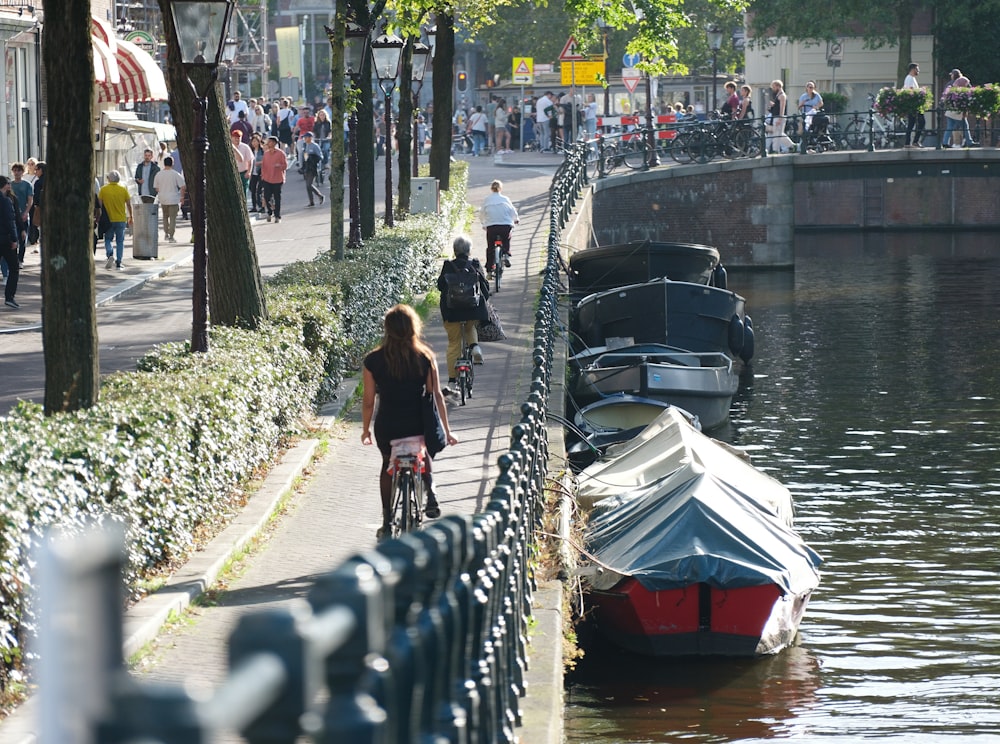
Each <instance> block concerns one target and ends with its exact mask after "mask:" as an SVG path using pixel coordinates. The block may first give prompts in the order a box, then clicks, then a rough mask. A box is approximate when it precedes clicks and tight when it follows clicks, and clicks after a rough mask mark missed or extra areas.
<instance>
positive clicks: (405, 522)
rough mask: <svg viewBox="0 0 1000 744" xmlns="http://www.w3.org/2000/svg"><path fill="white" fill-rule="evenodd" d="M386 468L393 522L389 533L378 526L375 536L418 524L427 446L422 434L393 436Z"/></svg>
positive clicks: (399, 532)
mask: <svg viewBox="0 0 1000 744" xmlns="http://www.w3.org/2000/svg"><path fill="white" fill-rule="evenodd" d="M389 444H390V445H391V447H392V450H391V453H390V456H389V468H388V472H390V473H391V474H392V506H391V509H392V522H390V524H389V532H388V534H385V533H383V531H382V530H379V534H378V538H379V539H380V540H381V539H385V538H386V537H393V538H396V537H399V536H400V535H402V534H403V533H405V532H412V531H414V530H416V529H417V528H419V527H420V523H421V521H422V519H423V516H422V515H423V511H424V480H423V475H424V473H425V472H426V470H427V450H426V449H425V448H424V438H423V437H422V436H415V437H404V438H402V439H393V440H392V441H391V442H389Z"/></svg>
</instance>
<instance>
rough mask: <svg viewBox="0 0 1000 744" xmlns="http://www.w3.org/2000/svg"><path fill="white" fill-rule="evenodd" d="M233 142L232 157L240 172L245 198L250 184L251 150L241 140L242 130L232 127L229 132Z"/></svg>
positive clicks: (251, 168) (251, 169) (251, 170)
mask: <svg viewBox="0 0 1000 744" xmlns="http://www.w3.org/2000/svg"><path fill="white" fill-rule="evenodd" d="M229 137H230V139H231V140H232V142H233V157H235V158H236V170H238V171H239V173H240V183H242V184H243V199H244V200H246V198H247V188H248V187H249V186H250V174H251V173H252V172H253V150H251V149H250V145H248V144H246V143H245V142H244V141H243V132H242V131H240V130H239V129H234V130H233V131H231V132H230V133H229Z"/></svg>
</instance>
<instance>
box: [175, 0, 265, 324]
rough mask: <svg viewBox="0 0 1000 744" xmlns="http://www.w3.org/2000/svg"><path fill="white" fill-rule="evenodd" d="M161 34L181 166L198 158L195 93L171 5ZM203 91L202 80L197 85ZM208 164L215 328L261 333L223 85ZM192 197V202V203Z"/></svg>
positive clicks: (258, 286) (213, 103) (257, 284)
mask: <svg viewBox="0 0 1000 744" xmlns="http://www.w3.org/2000/svg"><path fill="white" fill-rule="evenodd" d="M159 4H160V10H161V12H162V13H163V18H164V24H163V29H164V33H165V34H166V37H167V69H166V73H167V86H168V88H169V89H170V116H171V118H172V119H173V122H174V125H175V126H176V127H177V144H178V147H179V148H180V151H181V165H182V166H184V167H185V171H186V170H187V168H186V165H187V163H193V162H194V158H195V157H196V155H195V152H194V147H193V145H192V135H193V132H194V113H193V110H192V108H191V102H192V98H193V95H194V94H193V91H192V90H191V86H190V85H189V84H188V76H187V73H186V72H185V70H184V68H183V66H182V65H181V63H180V57H179V51H178V49H177V44H176V40H175V32H174V27H173V23H172V22H171V21H170V18H171V14H170V8H169V0H159ZM193 82H194V83H195V84H197V85H198V86H199V87H202V85H203V83H202V81H200V80H193ZM207 134H208V141H209V149H208V156H207V159H208V163H207V168H206V172H207V174H208V177H207V179H206V180H207V182H208V183H207V189H206V192H207V193H206V217H207V220H208V297H209V310H210V314H211V321H212V324H213V325H226V326H240V327H242V328H257V327H258V326H259V325H260V323H261V321H263V320H266V319H267V305H266V303H265V300H264V286H263V280H262V279H261V276H260V265H259V264H258V262H257V249H256V246H255V245H254V241H253V232H252V231H251V229H250V214H249V212H247V201H246V194H245V192H244V191H243V184H242V183H241V182H240V177H239V173H238V172H237V169H236V159H235V157H234V156H233V148H232V143H231V140H230V137H229V121H228V119H227V118H226V116H225V109H224V102H223V101H222V97H221V96H220V95H219V85H218V84H213V85H212V86H211V87H210V88H209V90H208V132H207ZM194 196H195V195H194V194H193V193H192V198H194Z"/></svg>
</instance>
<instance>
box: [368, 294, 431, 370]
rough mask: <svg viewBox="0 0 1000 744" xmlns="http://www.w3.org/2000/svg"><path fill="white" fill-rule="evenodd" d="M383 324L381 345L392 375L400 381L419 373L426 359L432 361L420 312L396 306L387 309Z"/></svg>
mask: <svg viewBox="0 0 1000 744" xmlns="http://www.w3.org/2000/svg"><path fill="white" fill-rule="evenodd" d="M382 327H383V330H384V335H383V336H382V344H381V346H379V348H380V349H382V351H383V353H384V354H385V362H386V366H387V367H388V368H389V374H390V375H391V376H392V377H394V378H395V379H397V380H402V379H405V378H407V377H417V376H418V375H420V374H421V372H423V369H424V368H423V361H424V360H426V361H427V362H428V363H430V362H432V360H433V359H434V352H432V351H431V348H430V347H429V346H428V345H427V344H426V343H424V340H423V338H421V334H422V332H423V323H421V321H420V316H419V315H417V311H416V310H414V309H413V308H412V307H410V306H409V305H395V306H393V307H391V308H389V309H388V310H387V311H386V313H385V317H384V318H383V319H382Z"/></svg>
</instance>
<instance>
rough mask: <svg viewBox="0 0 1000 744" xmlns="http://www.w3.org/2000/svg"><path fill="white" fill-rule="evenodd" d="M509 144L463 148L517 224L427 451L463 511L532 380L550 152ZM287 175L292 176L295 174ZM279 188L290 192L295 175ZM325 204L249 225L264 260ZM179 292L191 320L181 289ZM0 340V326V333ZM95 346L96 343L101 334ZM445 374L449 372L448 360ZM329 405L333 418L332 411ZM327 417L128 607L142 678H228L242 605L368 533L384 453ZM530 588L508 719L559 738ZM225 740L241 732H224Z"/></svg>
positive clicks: (482, 498) (361, 545) (557, 667)
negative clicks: (491, 333) (490, 311)
mask: <svg viewBox="0 0 1000 744" xmlns="http://www.w3.org/2000/svg"><path fill="white" fill-rule="evenodd" d="M505 158H510V159H511V160H514V159H515V158H516V160H515V162H512V163H510V165H516V166H520V167H518V168H506V167H504V168H501V167H498V166H499V163H496V164H495V163H494V162H493V159H492V158H488V157H484V158H472V159H470V184H469V201H470V203H471V204H473V205H478V204H479V203H481V202H482V199H483V198H484V197H485V196H486V194H487V192H488V190H489V183H490V181H492V180H493V179H494V178H500V179H501V180H503V181H504V183H505V185H504V193H505V194H507V195H508V196H509V197H510V198H511V199H512V200H513V201H514V203H515V204H516V205H517V206H518V208H519V211H520V216H521V224H520V226H519V227H517V228H516V229H515V230H514V232H513V235H512V252H513V264H514V265H513V268H512V269H511V270H509V271H508V272H507V273H506V274H505V281H504V287H503V289H502V291H501V292H500V294H498V295H496V296H495V297H494V303H495V305H496V307H497V310H498V312H499V315H500V317H501V320H502V322H503V325H504V328H505V330H506V332H507V336H508V338H507V340H506V341H502V342H499V343H492V344H484V345H483V349H484V352H485V355H486V363H485V364H484V365H483V366H481V367H477V369H476V385H475V389H474V391H473V398H472V400H471V401H469V402H468V404H467V405H466V406H464V407H461V406H459V405H458V404H457V402H456V401H454V400H449V403H448V406H449V408H448V414H449V418H450V420H451V425H452V429H453V431H454V432H455V435H456V436H457V437H458V439H459V442H460V443H459V444H458V445H457V446H455V447H449V448H448V449H446V450H445V451H444V452H443V453H441V455H439V456H438V458H437V459H436V461H435V480H436V482H437V483H438V487H439V491H440V494H441V503H442V509H443V511H444V513H446V514H447V513H449V512H453V513H454V512H459V513H464V514H472V513H475V512H476V511H478V510H479V509H481V508H482V506H483V505H484V504H485V502H486V501H487V500H488V498H489V492H490V489H491V488H492V485H493V484H492V478H493V477H494V476H495V474H496V472H497V471H496V466H495V462H496V459H497V457H498V456H499V455H500V454H502V453H503V452H505V451H506V448H507V444H508V441H509V435H510V427H511V426H512V424H513V423H514V422H516V421H517V420H518V418H519V414H518V411H517V406H518V405H519V403H520V401H522V400H523V399H524V398H525V397H526V395H527V390H528V386H529V384H530V373H531V370H532V362H531V348H532V342H533V327H534V306H535V297H536V295H537V291H538V286H539V281H540V279H539V274H540V272H541V271H542V269H543V267H544V264H545V253H546V247H547V236H548V218H547V212H546V206H547V199H545V198H544V195H545V194H546V193H547V190H548V187H549V183H550V181H551V177H552V173H553V172H554V170H555V166H556V165H557V164H558V162H559V159H558V158H554V157H552V156H544V155H540V154H538V153H524V154H520V153H519V154H516V155H515V156H509V155H508V156H505ZM505 165H507V164H505ZM376 170H378V169H376ZM289 180H290V181H294V180H295V179H294V178H293V177H291V176H290V179H289ZM288 190H289V192H291V193H292V194H294V193H295V184H293V188H291V189H288ZM299 190H300V194H301V198H299V199H298V202H297V203H299V204H304V203H305V201H306V199H305V195H304V187H302V186H300V187H299ZM376 193H378V192H376ZM295 199H296V197H295V196H291V197H290V198H289V200H288V201H289V204H295V203H296V201H295ZM312 215H316V217H315V218H314V217H313V216H312ZM324 217H326V219H328V217H327V215H326V214H325V213H323V212H320V211H318V209H302V210H299V211H295V210H294V209H289V210H288V214H287V217H285V218H283V219H282V223H281V226H280V227H281V228H282V233H283V234H282V236H281V237H280V238H278V236H268V235H267V234H266V232H265V230H266V229H267V227H273V226H271V225H266V224H264V225H258V226H255V227H254V231H255V236H256V237H257V247H258V252H259V253H260V254H261V263H262V268H263V266H264V265H265V263H269V262H274V261H277V260H279V259H278V258H277V256H276V255H275V254H276V253H277V252H278V251H279V250H280V251H281V253H282V258H284V260H285V261H287V260H289V257H288V252H289V251H295V252H301V253H304V254H309V253H310V252H311V254H312V255H315V253H316V250H317V248H316V243H317V242H324V241H326V240H327V239H326V237H325V236H328V234H329V233H328V229H329V228H328V226H327V227H326V228H325V230H326V232H324V229H323V228H321V227H320V226H319V225H318V224H317V223H318V222H322V218H324ZM483 236H484V233H483V231H482V229H481V227H480V226H479V224H478V221H476V222H475V223H474V227H473V234H472V235H471V238H472V240H473V255H475V256H478V257H479V258H480V259H482V258H483V255H484V253H485V239H484V237H483ZM178 238H179V239H180V238H181V234H180V231H178ZM303 244H305V245H303ZM321 249H322V248H321ZM265 256H267V258H265ZM310 257H311V256H310ZM134 263H135V262H133V265H134ZM129 268H131V267H129ZM98 271H99V272H100V269H99V270H98ZM175 273H177V274H181V273H186V272H181V271H178V272H175ZM272 273H273V272H272ZM157 284H159V282H151V283H150V284H149V285H148V286H147V288H146V289H143V291H142V292H140V293H139V294H138V295H137V296H136V297H135V298H129V299H128V301H127V302H123V303H122V305H129V306H134V304H135V302H136V300H138V299H139V298H141V297H142V296H144V295H146V294H147V292H149V290H150V289H151V288H153V287H154V286H155V285H157ZM19 298H20V292H19ZM187 302H188V305H187V320H188V322H189V321H190V304H189V303H190V296H189V295H188V297H187ZM22 304H24V303H22ZM184 330H185V331H187V330H188V328H185V329H184ZM25 335H31V334H25ZM147 335H148V334H147ZM425 335H426V337H427V339H428V341H429V342H430V344H431V346H432V347H433V348H434V350H435V352H436V353H437V355H438V358H439V362H443V359H444V354H445V349H446V339H445V333H444V329H443V326H442V325H441V322H440V317H439V315H437V314H436V313H435V314H432V317H431V318H429V319H428V323H427V326H426V328H425ZM15 338H17V337H15ZM4 341H5V339H0V343H4ZM101 346H102V355H103V347H104V339H103V336H102V344H101ZM442 372H443V370H442ZM442 376H443V377H445V378H447V374H443V375H442ZM354 384H355V383H354V382H352V381H349V382H348V383H347V384H346V385H345V387H344V389H343V391H342V392H341V394H340V396H339V401H338V404H339V403H342V402H343V401H346V400H349V399H350V396H351V394H352V392H353V388H354ZM336 416H342V418H340V419H339V420H335V417H336ZM323 423H324V425H325V426H327V427H329V431H330V437H329V448H328V450H327V452H326V453H325V454H324V455H322V456H320V457H318V459H314V457H315V447H316V443H315V442H303V443H301V444H300V445H299V446H298V447H296V448H295V449H294V450H292V451H291V452H289V453H288V455H287V456H286V457H285V460H284V462H283V464H282V465H281V466H279V467H277V468H275V469H274V470H273V471H272V473H271V474H270V475H269V477H268V478H267V481H266V483H265V486H264V488H263V489H262V490H261V492H259V493H258V494H256V495H255V496H254V497H253V498H252V499H251V502H250V505H249V506H248V508H247V509H246V510H244V512H243V513H242V514H241V515H240V519H239V522H238V523H237V524H234V525H233V526H232V527H230V529H229V530H227V532H225V533H223V535H220V536H219V537H218V538H217V539H216V540H215V541H214V542H213V543H212V544H211V545H210V546H208V548H207V549H206V550H204V551H203V552H201V553H199V554H198V555H197V556H195V558H194V559H193V560H192V561H191V562H190V563H189V564H188V565H187V566H186V567H185V569H184V571H183V572H182V573H179V574H178V575H176V576H174V577H173V579H172V581H171V583H170V585H169V586H168V587H167V588H166V589H165V590H163V591H161V592H159V593H157V594H156V595H154V596H153V597H151V598H149V599H147V600H144V601H143V602H141V603H140V604H139V605H137V606H136V607H135V608H133V609H132V610H131V611H130V612H129V615H128V625H127V628H126V638H127V647H128V650H127V653H133V652H135V651H137V650H139V649H140V648H142V647H143V646H144V645H145V644H146V643H147V642H150V641H153V639H155V641H153V642H152V645H151V647H150V651H149V653H148V654H147V655H146V656H145V658H144V660H143V662H142V663H141V665H140V667H139V669H138V670H137V671H138V672H139V673H140V674H142V675H143V676H145V677H147V678H149V679H155V680H161V681H171V682H178V683H180V682H183V683H184V684H185V685H186V686H187V687H188V688H189V689H193V690H202V691H204V690H206V689H213V688H214V687H215V686H217V685H218V684H219V683H220V682H221V680H222V679H223V678H224V674H225V655H226V644H225V641H226V638H227V637H228V634H229V632H230V631H231V629H232V628H233V627H234V625H235V623H236V621H237V620H238V618H239V617H240V616H241V615H242V614H244V613H246V612H251V611H255V610H258V609H264V608H267V607H274V606H280V605H283V604H285V603H288V602H290V601H291V600H292V599H293V598H296V597H300V598H301V597H305V596H306V594H307V593H308V590H309V588H310V586H311V584H312V581H313V580H314V579H315V577H316V576H318V575H320V574H322V573H323V572H326V571H328V570H330V569H332V568H333V567H335V566H336V565H338V564H340V563H341V562H342V561H343V560H344V559H346V558H347V557H349V556H350V555H352V554H354V553H357V552H359V551H363V550H367V549H370V548H372V547H373V546H374V545H375V538H374V536H375V530H376V529H377V527H378V525H379V523H380V521H381V517H380V508H379V503H378V494H377V485H376V484H377V480H376V479H377V473H378V469H379V465H380V460H379V456H378V454H377V450H376V449H375V448H374V447H363V446H362V445H361V444H360V438H361V432H360V412H359V411H358V410H352V411H349V412H347V413H346V414H342V413H341V412H340V411H339V410H338V409H337V408H336V407H334V408H331V409H330V410H328V411H324V417H323ZM303 473H305V474H306V478H307V480H306V482H305V484H304V485H300V486H299V487H298V488H295V486H294V485H293V484H294V482H295V478H296V477H297V476H298V475H300V474H303ZM288 494H291V498H290V500H289V502H288V504H287V506H286V509H285V512H284V513H283V515H282V516H281V517H280V518H279V519H278V520H277V521H276V522H275V523H274V524H273V525H272V526H271V527H270V528H269V529H268V538H267V540H266V544H265V545H264V546H263V547H262V548H261V549H260V550H259V551H258V552H257V553H256V554H255V555H254V556H252V557H251V558H249V559H247V560H246V561H245V565H244V566H243V567H242V570H241V571H240V573H239V574H238V575H237V576H235V577H233V578H232V579H231V582H230V583H229V584H228V585H227V586H226V587H225V588H226V593H225V594H224V595H222V597H221V598H220V600H219V602H218V603H217V604H214V605H212V606H211V607H199V608H195V609H193V610H192V611H191V615H190V621H189V622H185V623H182V624H179V626H175V627H174V628H172V629H170V630H167V631H166V632H163V633H160V630H161V626H162V623H163V621H164V619H165V618H166V617H167V615H168V614H169V613H170V611H172V610H178V609H181V608H183V607H185V606H187V604H188V602H189V601H190V598H191V596H194V595H197V594H199V593H200V592H201V591H203V590H204V588H206V587H207V586H209V585H211V584H212V583H214V581H215V576H216V575H217V573H218V571H219V570H220V567H221V566H222V565H223V564H224V562H225V561H226V560H227V559H228V558H229V557H230V556H231V555H233V554H234V553H236V552H237V551H238V550H239V546H240V545H242V544H244V543H245V542H246V541H248V540H249V538H250V537H251V536H252V535H253V534H255V533H257V532H258V531H259V530H260V529H261V527H262V525H263V524H264V523H265V522H266V521H267V519H268V516H269V515H270V514H271V513H272V511H274V509H275V507H276V505H277V503H278V501H280V500H281V498H282V497H283V496H285V495H288ZM192 587H194V588H192ZM535 599H536V608H535V620H536V623H535V625H534V629H533V634H532V638H531V641H532V645H531V649H530V652H531V662H532V663H531V665H530V667H529V668H530V675H529V687H528V689H529V691H530V692H529V696H528V699H527V700H525V701H522V702H523V705H524V726H522V727H521V728H519V729H518V732H517V733H518V735H519V737H520V739H521V741H524V742H532V743H533V744H534V743H535V742H543V743H544V742H553V744H554V743H555V742H558V741H560V740H561V732H562V657H561V654H562V629H561V625H560V614H559V607H560V599H561V598H560V595H559V586H558V584H555V585H554V586H546V587H541V588H540V590H539V592H537V593H536V595H535ZM30 708H31V706H30V705H28V706H24V708H23V709H22V710H20V711H18V713H17V714H16V715H15V716H14V717H12V719H10V720H8V721H6V722H4V723H3V724H2V725H0V742H11V743H17V744H20V742H22V741H28V740H30V739H26V738H25V737H26V736H27V735H29V733H30V731H31V730H32V728H33V723H32V720H31V718H30ZM220 741H224V742H239V741H242V739H241V738H239V737H236V736H233V737H231V738H225V739H220Z"/></svg>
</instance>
